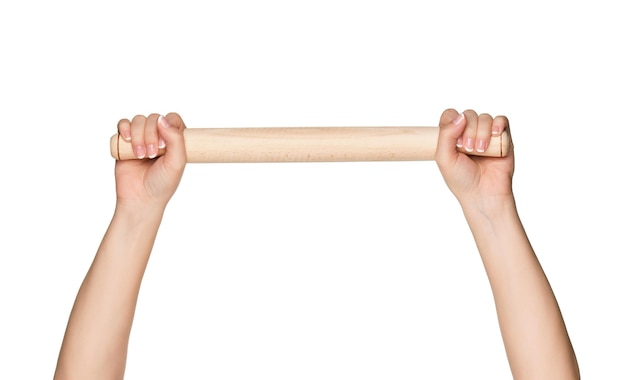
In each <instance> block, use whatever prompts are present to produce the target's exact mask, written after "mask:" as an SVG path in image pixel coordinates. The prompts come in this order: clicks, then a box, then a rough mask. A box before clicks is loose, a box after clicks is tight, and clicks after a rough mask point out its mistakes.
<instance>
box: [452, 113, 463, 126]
mask: <svg viewBox="0 0 626 380" xmlns="http://www.w3.org/2000/svg"><path fill="white" fill-rule="evenodd" d="M464 117H465V114H464V113H463V112H461V113H460V114H458V115H457V117H455V118H454V120H452V124H454V125H459V124H461V121H463V118H464Z"/></svg>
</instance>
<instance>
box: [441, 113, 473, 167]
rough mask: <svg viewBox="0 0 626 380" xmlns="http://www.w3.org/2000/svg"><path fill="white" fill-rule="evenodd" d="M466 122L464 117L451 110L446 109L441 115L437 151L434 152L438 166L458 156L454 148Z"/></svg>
mask: <svg viewBox="0 0 626 380" xmlns="http://www.w3.org/2000/svg"><path fill="white" fill-rule="evenodd" d="M466 122H467V121H466V118H465V115H464V114H463V113H458V112H457V111H456V110H453V109H447V110H445V111H444V112H443V113H442V114H441V118H440V119H439V137H438V140H437V150H436V152H435V160H437V161H438V162H439V163H440V164H446V163H448V162H451V160H453V159H454V158H455V157H456V155H457V154H458V152H457V150H456V147H457V144H458V141H459V139H460V138H461V135H462V134H463V130H464V128H465V124H466Z"/></svg>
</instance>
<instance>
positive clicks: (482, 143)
mask: <svg viewBox="0 0 626 380" xmlns="http://www.w3.org/2000/svg"><path fill="white" fill-rule="evenodd" d="M492 124H493V118H492V117H491V115H489V114H486V113H481V114H480V115H478V127H477V128H476V144H475V146H474V147H475V148H476V151H477V152H478V153H483V152H484V151H485V150H487V147H488V146H489V142H490V140H491V133H492V130H493V128H492Z"/></svg>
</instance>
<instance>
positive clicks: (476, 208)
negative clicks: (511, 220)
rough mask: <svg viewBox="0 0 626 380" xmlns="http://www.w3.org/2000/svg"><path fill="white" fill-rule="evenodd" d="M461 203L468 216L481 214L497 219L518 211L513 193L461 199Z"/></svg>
mask: <svg viewBox="0 0 626 380" xmlns="http://www.w3.org/2000/svg"><path fill="white" fill-rule="evenodd" d="M459 203H460V204H461V208H462V209H463V213H464V214H465V216H466V217H467V218H473V217H474V216H481V217H483V218H484V217H486V218H488V219H497V218H498V217H500V216H503V215H509V214H511V213H514V214H516V213H517V208H516V205H515V198H514V197H513V194H506V195H492V196H487V197H481V198H479V199H459Z"/></svg>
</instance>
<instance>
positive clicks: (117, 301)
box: [54, 114, 186, 380]
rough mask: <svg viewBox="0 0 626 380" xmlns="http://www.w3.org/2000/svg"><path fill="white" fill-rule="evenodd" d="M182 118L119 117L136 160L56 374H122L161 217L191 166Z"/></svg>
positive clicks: (121, 171)
mask: <svg viewBox="0 0 626 380" xmlns="http://www.w3.org/2000/svg"><path fill="white" fill-rule="evenodd" d="M184 128H185V126H184V123H183V121H182V120H181V119H180V117H179V116H178V115H176V114H169V115H167V116H166V117H159V115H154V114H153V115H150V116H149V117H147V118H146V117H143V116H136V117H135V118H133V120H132V122H131V121H129V120H126V119H124V120H120V122H119V124H118V129H119V132H120V133H121V134H122V136H124V137H125V138H126V139H127V140H131V139H132V144H133V148H134V149H135V152H136V154H137V156H138V157H143V156H145V155H147V156H152V155H153V154H156V149H155V147H158V146H164V145H165V144H167V146H168V150H167V153H166V154H165V155H164V156H162V157H159V158H158V159H155V160H129V161H117V162H116V167H115V177H116V191H117V203H116V207H115V213H114V215H113V218H112V220H111V223H110V225H109V228H108V230H107V232H106V234H105V235H104V238H103V240H102V243H101V244H100V247H99V249H98V251H97V253H96V255H95V258H94V260H93V263H92V265H91V267H90V268H89V271H88V272H87V275H86V276H85V279H84V281H83V283H82V285H81V287H80V290H79V291H78V295H77V296H76V301H75V303H74V307H73V309H72V312H71V314H70V318H69V322H68V325H67V329H66V332H65V337H64V339H63V343H62V345H61V350H60V354H59V359H58V363H57V368H56V372H55V376H54V378H55V379H57V380H60V379H122V378H123V377H124V370H125V367H126V354H127V350H128V340H129V336H130V330H131V326H132V322H133V317H134V314H135V307H136V304H137V297H138V295H139V288H140V285H141V280H142V278H143V274H144V271H145V269H146V265H147V264H148V259H149V257H150V252H151V250H152V246H153V244H154V241H155V238H156V234H157V230H158V228H159V225H160V223H161V218H162V216H163V213H164V211H165V207H166V205H167V203H168V202H169V199H170V198H171V197H172V195H173V194H174V192H175V190H176V188H177V186H178V184H179V182H180V179H181V177H182V173H183V169H184V166H185V163H186V157H185V148H184V141H183V133H182V132H183V129H184Z"/></svg>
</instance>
